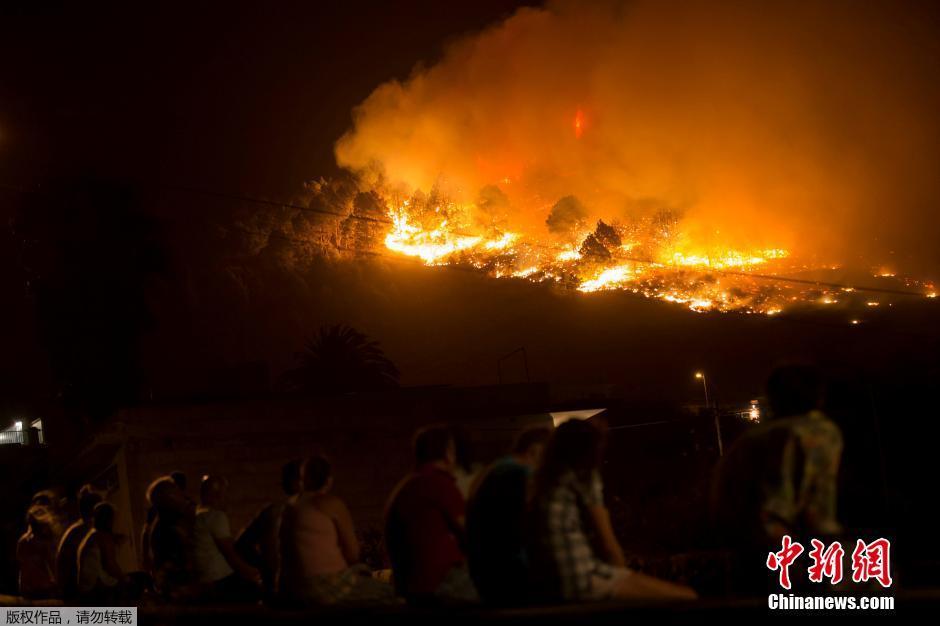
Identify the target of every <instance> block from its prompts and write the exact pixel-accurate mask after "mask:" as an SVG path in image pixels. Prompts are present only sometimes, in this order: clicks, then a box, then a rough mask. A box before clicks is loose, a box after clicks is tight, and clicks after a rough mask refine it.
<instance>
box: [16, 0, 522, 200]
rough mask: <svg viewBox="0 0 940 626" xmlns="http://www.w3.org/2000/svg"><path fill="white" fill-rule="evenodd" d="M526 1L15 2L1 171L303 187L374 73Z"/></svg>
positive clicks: (274, 191) (431, 53)
mask: <svg viewBox="0 0 940 626" xmlns="http://www.w3.org/2000/svg"><path fill="white" fill-rule="evenodd" d="M11 4H12V5H13V6H10V5H11ZM520 4H522V3H520V2H513V1H510V0H480V1H475V2H456V3H451V2H434V1H431V0H428V1H424V2H421V1H396V2H378V1H373V2H369V1H362V0H353V1H348V0H346V1H343V2H273V3H262V2H240V1H236V2H225V3H187V2H152V3H62V4H61V5H60V4H59V3H49V2H16V3H6V4H5V5H4V8H2V9H0V59H2V60H0V67H2V80H0V174H2V177H3V178H2V180H3V181H4V182H7V183H9V182H13V183H20V182H22V181H24V180H35V179H37V178H40V179H41V178H44V177H47V176H48V175H49V172H50V171H55V172H62V173H68V174H72V173H76V172H78V173H94V174H98V175H101V174H104V175H107V176H115V175H116V176H121V177H129V178H133V179H146V180H150V181H154V180H155V181H160V182H172V183H182V184H191V185H200V186H204V187H210V188H214V189H225V190H239V191H244V192H251V193H255V194H270V195H272V196H276V195H279V194H289V193H293V192H294V191H295V190H296V189H297V188H298V187H299V186H300V184H301V183H302V182H303V181H304V180H307V179H309V178H313V177H317V176H320V175H325V174H329V173H330V172H331V171H333V168H334V167H335V166H334V162H333V154H332V145H333V142H334V141H335V140H336V139H337V138H338V137H339V136H340V135H341V134H342V133H343V131H345V130H346V129H347V127H348V126H349V123H350V111H351V109H352V107H353V106H354V105H355V104H357V103H358V102H360V101H362V100H363V99H364V98H365V97H366V96H367V95H368V94H369V93H370V92H371V90H372V89H374V88H375V86H376V85H378V84H380V83H381V82H383V81H385V80H388V79H389V78H393V77H401V78H404V77H406V76H407V75H408V73H409V71H410V70H411V68H412V67H414V66H415V64H416V63H418V62H422V61H423V62H433V61H434V60H435V59H436V58H437V57H438V56H439V54H440V52H441V48H442V46H443V45H444V44H445V43H446V42H447V41H448V40H449V39H451V38H452V37H455V36H457V35H460V34H462V33H466V32H468V31H473V30H475V29H478V28H481V27H482V26H484V25H486V24H488V23H490V22H492V21H494V20H497V19H498V18H500V17H503V16H505V15H506V14H508V13H510V12H511V11H512V10H513V9H514V8H515V7H517V6H518V5H520Z"/></svg>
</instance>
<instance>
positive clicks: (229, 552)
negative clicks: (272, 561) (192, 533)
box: [209, 511, 259, 580]
mask: <svg viewBox="0 0 940 626" xmlns="http://www.w3.org/2000/svg"><path fill="white" fill-rule="evenodd" d="M209 531H210V532H211V533H212V539H213V540H214V541H215V545H216V546H217V547H218V548H219V552H221V553H222V556H224V557H225V560H226V561H228V564H229V565H230V566H231V567H232V569H233V570H235V572H237V573H238V575H239V576H241V577H242V578H245V579H247V580H258V579H259V575H258V570H256V569H255V568H253V567H251V566H250V565H248V563H245V561H244V560H243V559H242V558H241V557H240V556H238V552H237V551H236V550H235V541H234V540H233V539H232V533H231V530H230V528H229V523H228V516H227V515H226V514H225V513H223V512H221V511H216V512H215V514H214V515H213V518H212V520H211V522H210V524H209Z"/></svg>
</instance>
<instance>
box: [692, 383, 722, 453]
mask: <svg viewBox="0 0 940 626" xmlns="http://www.w3.org/2000/svg"><path fill="white" fill-rule="evenodd" d="M695 378H697V379H698V380H700V381H702V389H703V390H704V391H705V410H706V411H709V410H711V403H710V402H709V401H708V380H707V379H706V378H705V372H695ZM715 436H716V437H717V438H718V456H724V455H725V449H724V445H723V444H722V443H721V423H720V422H719V421H718V407H715Z"/></svg>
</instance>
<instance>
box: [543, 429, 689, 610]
mask: <svg viewBox="0 0 940 626" xmlns="http://www.w3.org/2000/svg"><path fill="white" fill-rule="evenodd" d="M603 453H604V434H603V432H602V430H601V428H600V427H599V426H595V425H594V424H592V423H591V422H589V421H581V420H570V421H568V422H565V423H564V424H562V425H561V426H559V427H558V428H556V429H555V432H554V433H553V434H552V437H551V439H549V442H548V445H547V446H546V449H545V454H544V458H543V460H542V465H541V467H540V468H539V471H538V472H537V474H536V477H535V484H534V491H533V498H532V504H531V511H530V526H529V527H530V537H529V542H530V543H529V559H530V572H531V574H532V585H533V592H534V594H535V597H536V598H537V599H539V600H542V601H547V602H559V601H560V602H583V601H593V600H607V599H626V598H671V599H691V598H694V597H695V592H694V591H692V590H691V589H689V588H688V587H684V586H682V585H677V584H674V583H671V582H667V581H664V580H659V579H657V578H653V577H651V576H647V575H645V574H641V573H639V572H635V571H632V570H630V569H627V567H626V566H625V559H624V554H623V550H622V549H621V547H620V543H619V542H618V541H617V538H616V536H615V535H614V531H613V528H612V526H611V523H610V513H609V511H608V510H607V507H605V506H604V497H603V485H602V483H601V477H600V466H601V461H602V459H603ZM592 539H593V540H592Z"/></svg>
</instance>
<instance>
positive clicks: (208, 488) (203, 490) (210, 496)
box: [199, 474, 228, 509]
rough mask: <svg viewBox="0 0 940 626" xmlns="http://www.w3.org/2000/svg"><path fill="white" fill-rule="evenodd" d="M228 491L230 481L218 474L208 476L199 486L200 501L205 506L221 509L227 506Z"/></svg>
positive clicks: (204, 477) (203, 478)
mask: <svg viewBox="0 0 940 626" xmlns="http://www.w3.org/2000/svg"><path fill="white" fill-rule="evenodd" d="M226 491H228V481H227V480H226V479H225V478H224V477H223V476H219V475H217V474H206V475H205V476H203V477H202V483H201V484H200V485H199V501H200V502H202V504H203V505H204V506H208V507H211V508H214V509H221V508H222V507H223V506H225V493H226Z"/></svg>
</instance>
